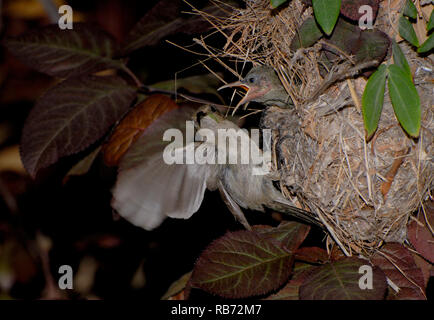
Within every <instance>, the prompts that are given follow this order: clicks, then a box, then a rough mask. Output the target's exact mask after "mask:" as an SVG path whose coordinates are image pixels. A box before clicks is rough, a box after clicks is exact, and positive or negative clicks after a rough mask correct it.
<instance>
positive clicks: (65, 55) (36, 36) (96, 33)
mask: <svg viewBox="0 0 434 320" xmlns="http://www.w3.org/2000/svg"><path fill="white" fill-rule="evenodd" d="M6 46H7V48H8V49H9V50H10V51H11V52H12V54H14V55H15V56H16V57H17V58H19V59H20V60H21V61H23V62H24V63H26V64H27V65H28V66H29V67H31V68H34V69H36V70H38V71H40V72H43V73H46V74H49V75H51V76H56V77H61V78H66V77H73V76H79V75H84V74H88V73H93V72H95V71H99V70H104V69H109V68H121V67H122V64H121V62H120V61H116V60H113V59H112V58H113V55H114V54H115V51H116V50H117V47H116V43H115V42H114V40H113V38H112V37H111V36H110V35H108V34H107V33H106V32H104V31H102V30H100V29H98V28H97V27H95V26H90V25H86V24H82V23H75V24H74V29H73V30H60V29H59V26H58V25H50V26H47V27H44V28H38V29H37V30H35V31H32V32H30V33H27V34H24V35H21V36H18V37H16V38H9V39H7V40H6Z"/></svg>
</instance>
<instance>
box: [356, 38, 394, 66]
mask: <svg viewBox="0 0 434 320" xmlns="http://www.w3.org/2000/svg"><path fill="white" fill-rule="evenodd" d="M389 46H390V40H389V37H388V35H387V34H385V33H384V32H382V31H380V30H363V31H362V32H361V34H360V38H359V42H358V46H357V49H356V51H355V60H356V61H357V62H359V63H360V62H366V61H372V60H377V61H378V62H379V64H380V63H381V61H383V60H384V58H385V57H386V55H387V51H388V49H389Z"/></svg>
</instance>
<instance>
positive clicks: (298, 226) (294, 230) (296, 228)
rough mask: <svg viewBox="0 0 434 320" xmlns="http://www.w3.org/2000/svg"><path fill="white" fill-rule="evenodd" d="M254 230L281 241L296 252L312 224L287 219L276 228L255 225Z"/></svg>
mask: <svg viewBox="0 0 434 320" xmlns="http://www.w3.org/2000/svg"><path fill="white" fill-rule="evenodd" d="M253 230H255V231H256V232H258V233H259V234H261V235H262V236H266V237H270V238H272V239H274V240H276V241H279V242H280V243H281V244H282V245H283V246H285V247H286V248H287V249H288V250H290V251H291V252H295V251H296V250H297V248H298V247H299V246H300V245H301V244H302V243H303V241H304V239H306V237H307V235H308V234H309V231H310V226H309V225H306V224H303V223H299V222H295V221H286V222H282V223H281V224H280V225H279V226H278V227H276V228H273V227H270V226H264V227H262V228H258V227H257V226H254V227H253Z"/></svg>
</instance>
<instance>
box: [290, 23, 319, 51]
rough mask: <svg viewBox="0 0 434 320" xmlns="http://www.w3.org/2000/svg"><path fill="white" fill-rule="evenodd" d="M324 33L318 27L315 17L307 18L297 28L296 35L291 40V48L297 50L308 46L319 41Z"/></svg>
mask: <svg viewBox="0 0 434 320" xmlns="http://www.w3.org/2000/svg"><path fill="white" fill-rule="evenodd" d="M322 36H323V33H322V32H321V30H320V29H319V27H318V24H317V23H316V21H315V19H314V18H313V17H310V18H307V19H306V20H305V21H304V22H303V23H302V24H301V26H300V28H299V29H298V30H297V33H296V35H295V36H294V38H293V39H292V41H291V50H293V51H296V50H297V49H299V48H307V47H310V46H311V45H313V44H314V43H315V42H317V41H318V40H319V39H320V38H321V37H322Z"/></svg>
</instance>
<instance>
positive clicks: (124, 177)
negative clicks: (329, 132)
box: [112, 106, 320, 230]
mask: <svg viewBox="0 0 434 320" xmlns="http://www.w3.org/2000/svg"><path fill="white" fill-rule="evenodd" d="M192 120H194V124H195V127H196V129H197V130H196V133H195V134H194V135H191V134H190V135H188V134H187V135H186V139H185V140H183V141H182V142H179V141H178V143H177V142H176V141H173V142H169V141H163V136H164V135H165V132H166V133H167V131H166V130H167V129H169V128H172V129H173V128H179V129H181V131H182V129H183V130H186V123H188V122H186V121H192ZM200 129H208V132H214V133H215V135H214V136H215V137H217V136H218V135H217V134H216V133H217V131H218V130H219V129H233V130H229V131H227V132H231V134H234V135H237V134H239V135H240V136H241V137H242V139H245V138H247V139H250V138H249V136H248V135H247V133H246V132H245V131H243V130H242V129H240V128H239V127H238V126H237V125H236V124H235V123H233V122H231V121H228V120H226V119H224V118H223V117H222V116H220V115H219V114H218V113H216V112H215V111H214V110H213V108H212V107H210V106H204V107H202V108H200V110H192V109H189V108H180V109H176V110H173V111H171V112H168V113H166V114H164V115H163V116H161V117H160V118H158V119H157V120H156V121H154V122H153V123H152V124H151V126H150V127H148V128H147V129H146V130H145V131H144V133H143V134H142V136H141V137H140V138H139V139H138V140H137V141H136V142H135V143H134V144H133V146H132V147H131V148H130V150H129V151H128V152H127V153H126V155H125V156H124V157H123V159H122V160H121V163H120V166H119V174H118V178H117V182H116V184H115V186H114V188H113V190H112V194H113V199H112V207H113V208H114V209H115V210H116V211H117V212H118V213H119V214H120V215H121V216H122V217H124V218H125V219H127V220H128V221H130V222H131V223H133V224H134V225H136V226H139V227H142V228H144V229H146V230H152V229H154V228H156V227H158V226H159V225H160V224H161V223H162V222H163V220H164V219H165V218H166V217H171V218H182V219H188V218H190V217H191V216H192V215H193V214H194V213H195V212H196V211H197V210H198V209H199V207H200V205H201V203H202V200H203V198H204V193H205V190H206V189H207V188H208V189H210V190H216V189H219V191H220V193H221V195H222V197H223V200H224V201H225V203H226V204H227V205H228V207H229V209H230V211H231V212H232V214H233V215H234V216H235V217H236V218H237V219H238V220H239V221H240V222H241V223H242V224H243V225H244V226H245V227H246V228H247V229H250V225H249V223H248V222H247V220H246V218H245V217H244V214H243V212H242V210H241V208H245V209H252V210H257V211H262V212H263V211H264V210H265V208H266V207H268V208H270V209H273V210H276V211H279V212H281V213H284V214H288V215H291V216H295V217H298V218H299V219H302V220H304V221H307V222H310V223H314V224H317V225H320V224H319V222H318V220H317V219H316V218H315V217H314V216H313V214H312V213H310V212H308V211H305V210H302V209H299V208H297V207H295V206H293V204H292V203H291V202H290V201H289V200H287V199H286V198H285V197H283V195H282V194H281V192H280V191H279V190H277V189H276V188H275V186H274V185H273V179H272V178H271V177H270V176H269V175H266V174H265V175H258V174H254V171H255V170H258V168H259V167H260V166H261V165H262V164H258V163H255V162H254V161H249V163H247V164H245V163H240V162H239V161H238V162H236V163H230V161H226V163H212V161H211V162H209V163H208V162H206V163H203V162H202V163H198V162H197V161H195V162H190V163H187V162H186V158H187V154H188V152H189V151H188V150H189V148H190V151H191V150H194V152H195V153H198V152H199V153H200V154H203V155H205V157H207V158H208V157H209V159H211V158H212V157H213V156H214V157H215V158H214V159H216V158H217V157H218V155H219V153H221V152H223V150H222V149H223V147H225V146H226V147H227V143H226V142H225V143H218V142H219V141H216V142H213V141H209V140H210V139H208V137H207V139H204V136H201V130H200ZM208 136H209V134H208ZM236 141H238V142H237V145H236V148H237V149H236V151H237V150H240V148H241V146H240V145H239V143H240V141H241V139H239V140H236ZM169 144H172V145H171V147H172V149H171V151H170V152H169V153H167V152H166V153H165V150H166V151H167V149H166V148H167V147H168V145H169ZM250 145H251V147H252V148H253V149H255V150H253V151H254V152H257V153H259V154H261V152H262V151H261V150H260V149H259V147H258V146H257V145H256V144H255V143H252V144H250ZM222 146H223V147H222ZM233 147H234V146H232V149H231V147H229V152H228V153H225V158H226V160H227V157H229V156H230V153H231V152H233V151H234V150H233ZM237 152H238V154H237V159H238V160H239V157H240V152H239V151H237ZM164 154H166V155H167V154H170V155H172V156H173V155H180V157H181V158H182V160H183V161H184V163H181V164H179V163H178V164H176V163H173V164H168V163H167V161H165V159H164V157H163V155H164ZM250 154H253V153H252V152H251V153H250ZM250 160H252V159H250ZM240 207H241V208H240Z"/></svg>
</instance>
